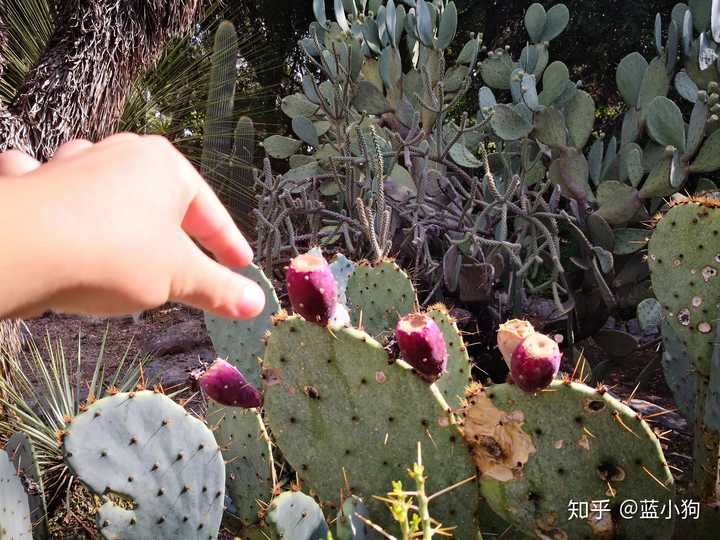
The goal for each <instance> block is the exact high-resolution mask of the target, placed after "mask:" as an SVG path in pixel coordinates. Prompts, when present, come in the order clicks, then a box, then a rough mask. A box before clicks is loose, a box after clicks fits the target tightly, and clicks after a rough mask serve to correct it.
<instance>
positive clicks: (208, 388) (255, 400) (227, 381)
mask: <svg viewBox="0 0 720 540" xmlns="http://www.w3.org/2000/svg"><path fill="white" fill-rule="evenodd" d="M198 381H199V383H200V387H201V388H202V389H203V390H204V391H205V393H206V394H207V395H208V396H209V397H210V398H211V399H212V400H213V401H216V402H218V403H220V404H221V405H225V406H227V407H242V408H244V409H251V408H254V407H260V406H261V405H262V394H260V392H259V391H258V390H257V389H256V388H255V387H254V386H253V385H252V384H250V383H249V382H247V380H245V376H244V375H243V374H242V373H241V372H240V370H238V369H237V368H236V367H235V366H233V365H232V364H230V363H229V362H226V361H225V360H223V359H222V358H218V359H217V360H215V362H213V365H212V366H210V368H209V369H208V370H207V371H206V372H205V373H204V374H202V375H201V376H200V378H199V379H198Z"/></svg>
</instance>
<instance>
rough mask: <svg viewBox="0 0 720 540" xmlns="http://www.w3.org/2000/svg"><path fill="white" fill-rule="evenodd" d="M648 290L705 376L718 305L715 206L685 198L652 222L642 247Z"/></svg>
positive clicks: (719, 207) (719, 212) (719, 238)
mask: <svg viewBox="0 0 720 540" xmlns="http://www.w3.org/2000/svg"><path fill="white" fill-rule="evenodd" d="M648 262H649V265H650V270H651V272H652V285H653V290H654V292H655V294H656V296H657V298H658V300H659V301H660V303H661V304H662V305H663V307H664V308H665V312H666V315H667V319H668V320H669V321H670V324H671V325H672V327H673V329H674V330H675V332H677V334H678V337H679V338H680V340H681V341H682V342H683V343H685V344H686V345H687V347H688V352H689V353H690V355H691V357H692V359H693V362H694V366H695V368H696V369H697V370H698V371H699V372H700V373H702V374H704V375H709V368H710V357H711V355H712V345H713V340H714V338H715V335H716V330H717V328H716V327H717V324H718V323H717V321H716V320H715V319H716V314H715V310H716V307H717V305H718V304H720V202H718V203H717V204H716V205H715V206H714V207H713V206H712V205H711V204H710V203H709V202H708V204H704V203H702V202H695V201H693V200H689V201H688V203H687V204H679V205H677V206H674V207H673V208H672V209H670V211H669V212H668V213H667V214H666V215H665V216H664V217H663V218H662V219H661V220H660V222H659V223H658V224H657V227H656V229H655V232H654V234H653V236H652V238H651V240H650V243H649V246H648Z"/></svg>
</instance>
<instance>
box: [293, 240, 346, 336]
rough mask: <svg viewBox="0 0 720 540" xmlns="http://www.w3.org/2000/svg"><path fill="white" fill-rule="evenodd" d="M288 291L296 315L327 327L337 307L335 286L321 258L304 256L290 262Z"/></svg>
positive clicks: (307, 254) (331, 275)
mask: <svg viewBox="0 0 720 540" xmlns="http://www.w3.org/2000/svg"><path fill="white" fill-rule="evenodd" d="M287 289H288V295H289V296H290V303H291V304H292V307H293V310H294V311H295V313H297V314H298V315H302V317H303V318H304V319H305V320H306V321H310V322H314V323H318V324H320V325H322V326H326V325H327V323H328V321H329V320H330V318H331V317H332V316H333V313H334V312H335V306H336V305H337V283H336V282H335V277H334V276H333V273H332V271H331V269H330V266H329V265H328V263H327V261H326V260H325V259H324V258H323V257H318V256H317V255H313V254H311V253H306V254H304V255H299V256H297V257H295V258H294V259H293V260H292V261H290V266H289V267H288V270H287Z"/></svg>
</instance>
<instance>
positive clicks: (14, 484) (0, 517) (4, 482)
mask: <svg viewBox="0 0 720 540" xmlns="http://www.w3.org/2000/svg"><path fill="white" fill-rule="evenodd" d="M0 539H2V540H31V539H32V521H30V505H29V503H28V498H27V494H26V493H25V489H24V488H23V485H22V482H21V481H20V478H19V477H18V474H17V470H16V469H15V466H14V465H13V464H12V462H11V461H10V458H9V456H8V454H7V452H5V451H4V450H0Z"/></svg>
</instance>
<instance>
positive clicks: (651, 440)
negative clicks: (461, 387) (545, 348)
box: [463, 381, 674, 539]
mask: <svg viewBox="0 0 720 540" xmlns="http://www.w3.org/2000/svg"><path fill="white" fill-rule="evenodd" d="M463 416H464V426H463V430H464V432H463V433H464V437H465V440H466V441H467V442H468V444H470V445H471V447H472V452H473V458H474V460H475V464H476V465H477V467H478V470H479V474H480V491H481V493H482V494H483V496H484V497H485V498H486V500H487V501H488V502H489V504H490V506H491V507H492V508H493V510H495V512H497V513H498V514H500V515H501V516H502V517H503V518H505V519H506V520H507V521H508V522H509V523H511V524H513V525H515V526H516V527H517V528H518V529H520V530H521V531H523V532H525V533H526V534H530V535H533V536H536V537H538V538H564V539H570V538H649V537H652V538H656V539H663V538H666V539H669V538H671V537H672V533H673V526H672V525H673V523H672V521H667V520H651V521H648V520H643V519H641V518H640V516H639V515H636V516H630V517H629V518H628V519H620V518H619V516H618V511H619V509H620V504H621V503H622V502H623V501H624V500H628V499H630V500H636V501H640V500H653V499H654V500H658V501H665V502H666V503H667V501H672V499H673V493H674V487H673V478H672V475H671V474H670V471H669V469H668V467H667V463H666V462H665V459H664V457H663V453H662V450H661V448H660V443H659V440H658V438H657V436H656V435H655V434H654V433H653V431H652V430H651V429H650V427H649V426H648V425H647V424H646V423H645V422H644V421H643V420H642V418H641V417H640V416H639V415H638V414H636V413H635V412H633V411H632V410H631V409H630V408H629V407H627V406H625V405H624V404H622V403H621V402H619V401H618V400H617V399H615V398H613V397H611V396H610V395H609V394H608V393H606V392H605V391H604V389H592V388H589V387H587V386H585V385H582V384H578V383H574V382H562V381H555V382H554V383H552V385H551V386H550V387H549V388H548V389H547V390H546V391H542V392H539V393H537V394H526V393H524V392H522V391H521V390H520V389H519V388H518V387H516V386H514V385H509V384H502V385H495V386H491V387H487V388H482V387H479V386H476V387H474V388H473V389H471V391H470V392H469V393H468V395H467V407H466V408H465V410H464V413H463ZM571 501H577V502H578V503H580V504H583V503H585V502H589V501H606V503H603V505H602V506H596V507H595V508H590V513H589V515H588V516H582V515H581V516H578V515H575V516H573V514H572V508H573V507H572V502H571ZM603 508H604V509H603Z"/></svg>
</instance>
